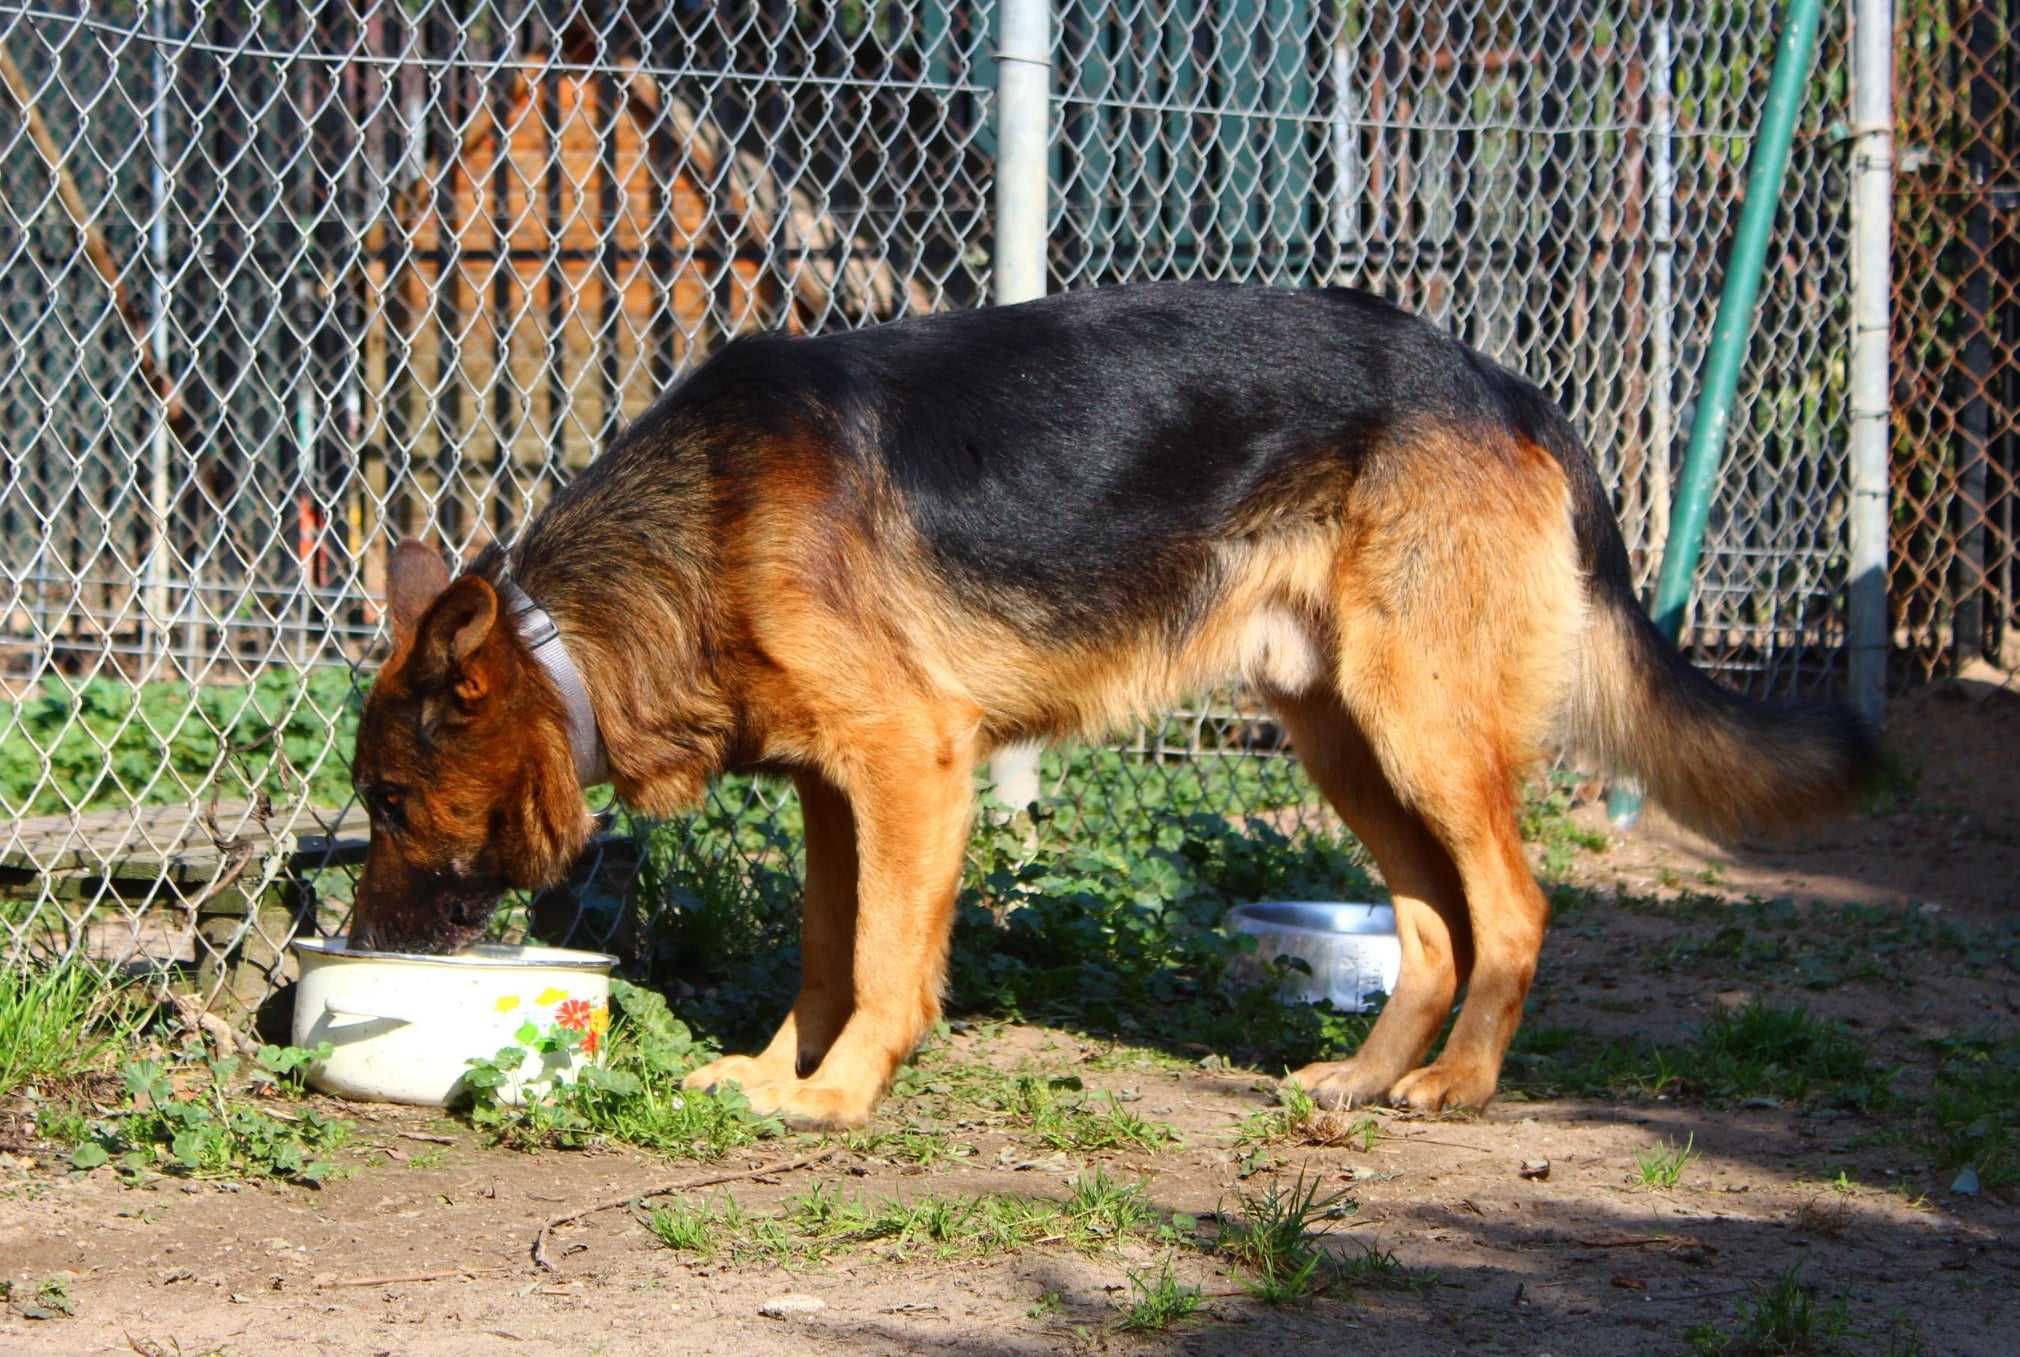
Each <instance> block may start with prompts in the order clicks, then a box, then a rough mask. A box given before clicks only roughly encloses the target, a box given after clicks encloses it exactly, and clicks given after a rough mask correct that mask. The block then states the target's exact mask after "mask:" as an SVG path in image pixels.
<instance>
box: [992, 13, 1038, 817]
mask: <svg viewBox="0 0 2020 1357" xmlns="http://www.w3.org/2000/svg"><path fill="white" fill-rule="evenodd" d="M997 22H998V25H999V27H998V30H997V43H996V221H995V242H996V248H995V255H994V258H993V260H992V261H991V267H992V271H993V273H994V279H995V296H996V304H997V305H999V306H1004V305H1008V304H1010V303H1013V302H1026V301H1030V300H1032V299H1033V298H1035V297H1042V296H1044V295H1045V237H1046V218H1047V217H1048V215H1049V214H1050V209H1051V189H1050V185H1049V184H1048V183H1047V178H1046V163H1047V160H1048V159H1049V153H1050V136H1049V132H1050V124H1051V115H1052V6H1051V3H1050V0H1002V3H1001V4H1000V5H999V6H998V7H997ZM989 778H990V781H991V782H992V783H993V784H994V785H995V790H996V795H997V797H998V798H999V799H1001V800H1002V801H1003V802H1004V803H1005V804H1006V805H1010V806H1014V807H1016V808H1018V809H1019V810H1022V809H1023V808H1025V807H1027V806H1029V805H1030V804H1031V803H1032V802H1034V801H1036V800H1037V799H1038V793H1039V788H1038V748H1037V746H1035V745H1014V746H1011V747H1009V748H1006V749H1003V750H1000V751H998V752H997V754H996V756H995V757H994V758H993V759H991V760H990V761H989Z"/></svg>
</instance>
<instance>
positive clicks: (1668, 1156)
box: [1634, 1132, 1697, 1191]
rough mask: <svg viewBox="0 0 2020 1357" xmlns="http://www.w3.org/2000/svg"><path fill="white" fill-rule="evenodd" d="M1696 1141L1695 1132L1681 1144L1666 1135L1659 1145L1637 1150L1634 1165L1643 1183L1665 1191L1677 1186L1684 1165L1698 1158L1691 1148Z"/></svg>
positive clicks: (1681, 1176) (1644, 1185) (1645, 1185)
mask: <svg viewBox="0 0 2020 1357" xmlns="http://www.w3.org/2000/svg"><path fill="white" fill-rule="evenodd" d="M1696 1143H1697V1135H1696V1133H1695V1132H1693V1133H1691V1134H1690V1135H1689V1136H1687V1137H1686V1138H1685V1139H1684V1142H1683V1144H1681V1145H1676V1144H1672V1143H1671V1142H1670V1141H1669V1139H1668V1138H1667V1137H1664V1139H1663V1141H1662V1143H1661V1144H1659V1145H1651V1146H1649V1147H1648V1148H1647V1149H1645V1150H1636V1151H1635V1152H1634V1167H1635V1168H1636V1170H1638V1171H1639V1173H1640V1175H1641V1185H1642V1186H1643V1187H1653V1188H1658V1189H1661V1190H1663V1191H1667V1190H1669V1189H1670V1188H1672V1187H1675V1186H1676V1185H1677V1183H1678V1182H1679V1181H1681V1180H1682V1178H1683V1170H1684V1166H1685V1165H1687V1164H1689V1163H1690V1161H1691V1160H1693V1159H1695V1158H1697V1155H1696V1154H1695V1153H1693V1151H1692V1149H1691V1147H1692V1146H1694V1145H1695V1144H1696Z"/></svg>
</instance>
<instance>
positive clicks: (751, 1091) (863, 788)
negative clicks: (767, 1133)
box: [744, 710, 975, 1127]
mask: <svg viewBox="0 0 2020 1357" xmlns="http://www.w3.org/2000/svg"><path fill="white" fill-rule="evenodd" d="M836 762H837V763H838V764H839V765H840V766H839V767H838V768H837V770H836V772H837V779H836V780H837V781H838V782H839V783H840V784H841V790H842V791H843V792H844V794H846V796H847V797H848V800H849V805H850V807H851V809H852V810H853V812H854V819H855V830H856V868H857V871H856V891H857V907H856V919H855V946H854V951H853V955H852V956H851V957H850V959H849V979H850V989H851V991H852V992H851V995H850V1000H851V1002H850V1004H849V1007H848V1009H847V1018H846V1021H844V1022H843V1024H842V1027H841V1032H840V1035H838V1036H836V1037H835V1038H834V1040H833V1043H832V1044H831V1045H829V1046H828V1047H827V1050H826V1054H825V1055H823V1056H821V1058H820V1063H819V1065H818V1066H817V1067H816V1068H815V1069H814V1070H812V1072H811V1073H809V1074H808V1075H807V1077H805V1078H784V1077H776V1076H774V1077H760V1078H757V1079H755V1080H754V1081H753V1082H752V1083H750V1084H748V1085H746V1086H745V1088H744V1093H745V1096H747V1097H748V1098H749V1099H750V1101H751V1105H752V1106H753V1107H755V1108H757V1109H758V1110H760V1111H768V1112H778V1113H780V1114H781V1115H783V1116H784V1117H785V1118H786V1120H787V1121H788V1122H789V1123H790V1124H792V1125H795V1126H802V1127H844V1126H861V1125H862V1124H863V1123H864V1122H866V1121H868V1120H869V1119H870V1114H871V1113H872V1112H873V1111H875V1110H876V1106H877V1103H878V1101H879V1100H880V1099H882V1097H883V1096H884V1090H885V1089H887V1088H888V1087H890V1083H891V1076H892V1075H894V1074H895V1073H896V1072H897V1069H898V1066H899V1064H901V1063H902V1062H903V1061H904V1059H905V1058H906V1057H907V1056H909V1055H910V1054H911V1053H912V1050H913V1048H914V1047H915V1046H917V1045H918V1043H919V1040H920V1038H922V1037H923V1036H925V1034H926V1033H927V1031H928V1030H930V1029H931V1027H932V1025H933V1023H934V1022H935V1021H936V1020H937V1019H938V1018H939V1016H940V998H941V990H942V986H943V985H944V983H945V979H946V971H947V944H948V939H949V935H950V933H951V931H952V928H953V919H954V892H955V888H956V886H957V885H958V884H959V881H960V875H961V859H962V854H963V852H964V851H965V850H966V847H967V841H968V824H969V816H970V814H971V813H972V808H973V800H974V791H973V786H972V782H971V778H972V777H973V774H974V768H975V736H974V722H973V721H972V720H968V719H962V718H961V717H959V716H958V715H953V714H948V713H944V712H940V711H936V710H929V711H926V712H921V713H918V714H916V715H913V716H910V717H908V718H906V719H901V720H892V721H886V722H879V723H878V724H877V725H876V726H875V727H874V728H871V729H863V728H858V729H856V730H853V731H852V732H851V735H850V738H849V740H848V744H847V747H846V749H842V750H838V751H837V759H836ZM811 975H812V972H811V971H810V972H809V976H811ZM801 1035H811V1034H801ZM796 1044H798V1045H799V1047H800V1049H801V1050H802V1051H804V1050H805V1049H806V1046H805V1045H804V1043H797V1042H796Z"/></svg>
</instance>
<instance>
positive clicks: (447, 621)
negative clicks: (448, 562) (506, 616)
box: [411, 575, 505, 711]
mask: <svg viewBox="0 0 2020 1357" xmlns="http://www.w3.org/2000/svg"><path fill="white" fill-rule="evenodd" d="M498 623H499V607H498V592H497V590H495V589H493V588H492V587H491V582H490V581H489V580H487V579H485V578H484V577H483V576H481V575H465V576H464V577H463V578H462V579H460V580H457V581H456V582H455V583H454V584H452V585H450V586H449V587H448V588H447V589H445V590H443V591H442V593H441V595H440V596H439V597H438V598H436V600H435V601H434V602H433V603H431V604H429V605H428V611H427V612H426V613H424V614H423V615H422V617H421V620H420V622H419V623H418V624H417V626H418V628H419V630H418V631H417V632H416V633H415V637H414V657H413V660H412V662H411V663H412V665H413V673H414V675H415V677H416V678H417V679H419V680H420V681H421V682H423V683H428V684H440V685H442V686H445V687H447V688H449V689H450V691H451V692H452V693H453V695H454V696H455V699H456V702H457V704H458V705H459V706H461V707H462V708H463V709H464V710H465V711H468V710H469V709H470V708H472V707H475V706H476V705H477V704H478V703H480V702H482V701H483V700H484V698H485V697H486V696H487V695H489V694H490V692H491V691H492V690H493V689H494V688H495V687H496V686H497V684H498V681H499V679H500V677H501V674H500V672H499V666H500V665H501V664H502V663H504V660H505V657H504V656H503V655H501V654H499V653H498V652H500V651H502V650H503V647H501V646H493V645H491V644H489V642H490V641H491V639H492V637H493V636H494V635H495V634H496V633H497V630H498Z"/></svg>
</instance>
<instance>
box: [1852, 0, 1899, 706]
mask: <svg viewBox="0 0 2020 1357" xmlns="http://www.w3.org/2000/svg"><path fill="white" fill-rule="evenodd" d="M1852 24H1853V29H1852V335H1851V356H1850V363H1851V392H1850V402H1849V403H1850V407H1851V426H1852V427H1851V486H1852V503H1851V512H1850V522H1849V524H1848V525H1847V526H1848V532H1849V535H1850V539H1851V541H1850V548H1851V568H1850V579H1849V581H1848V585H1849V592H1850V598H1849V609H1848V614H1849V615H1848V616H1847V618H1846V629H1847V632H1848V633H1849V634H1848V636H1847V638H1846V640H1847V645H1848V648H1849V650H1850V658H1851V676H1850V677H1851V694H1850V695H1851V700H1852V705H1853V706H1855V707H1857V708H1858V710H1859V713H1860V715H1862V716H1864V717H1865V718H1866V719H1867V720H1869V721H1871V722H1873V723H1874V724H1875V725H1878V724H1879V723H1880V722H1881V721H1882V720H1883V719H1885V716H1886V702H1887V496H1888V484H1889V478H1888V468H1887V454H1888V446H1887V441H1888V433H1889V424H1890V417H1891V414H1892V410H1891V406H1892V398H1891V387H1890V380H1891V379H1890V376H1889V373H1888V369H1887V347H1888V342H1889V330H1890V327H1891V322H1892V316H1891V313H1890V309H1889V308H1890V307H1891V305H1892V299H1893V276H1892V274H1893V270H1892V265H1893V223H1894V209H1893V196H1894V52H1893V47H1894V14H1893V0H1856V3H1855V5H1854V9H1853V16H1852Z"/></svg>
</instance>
